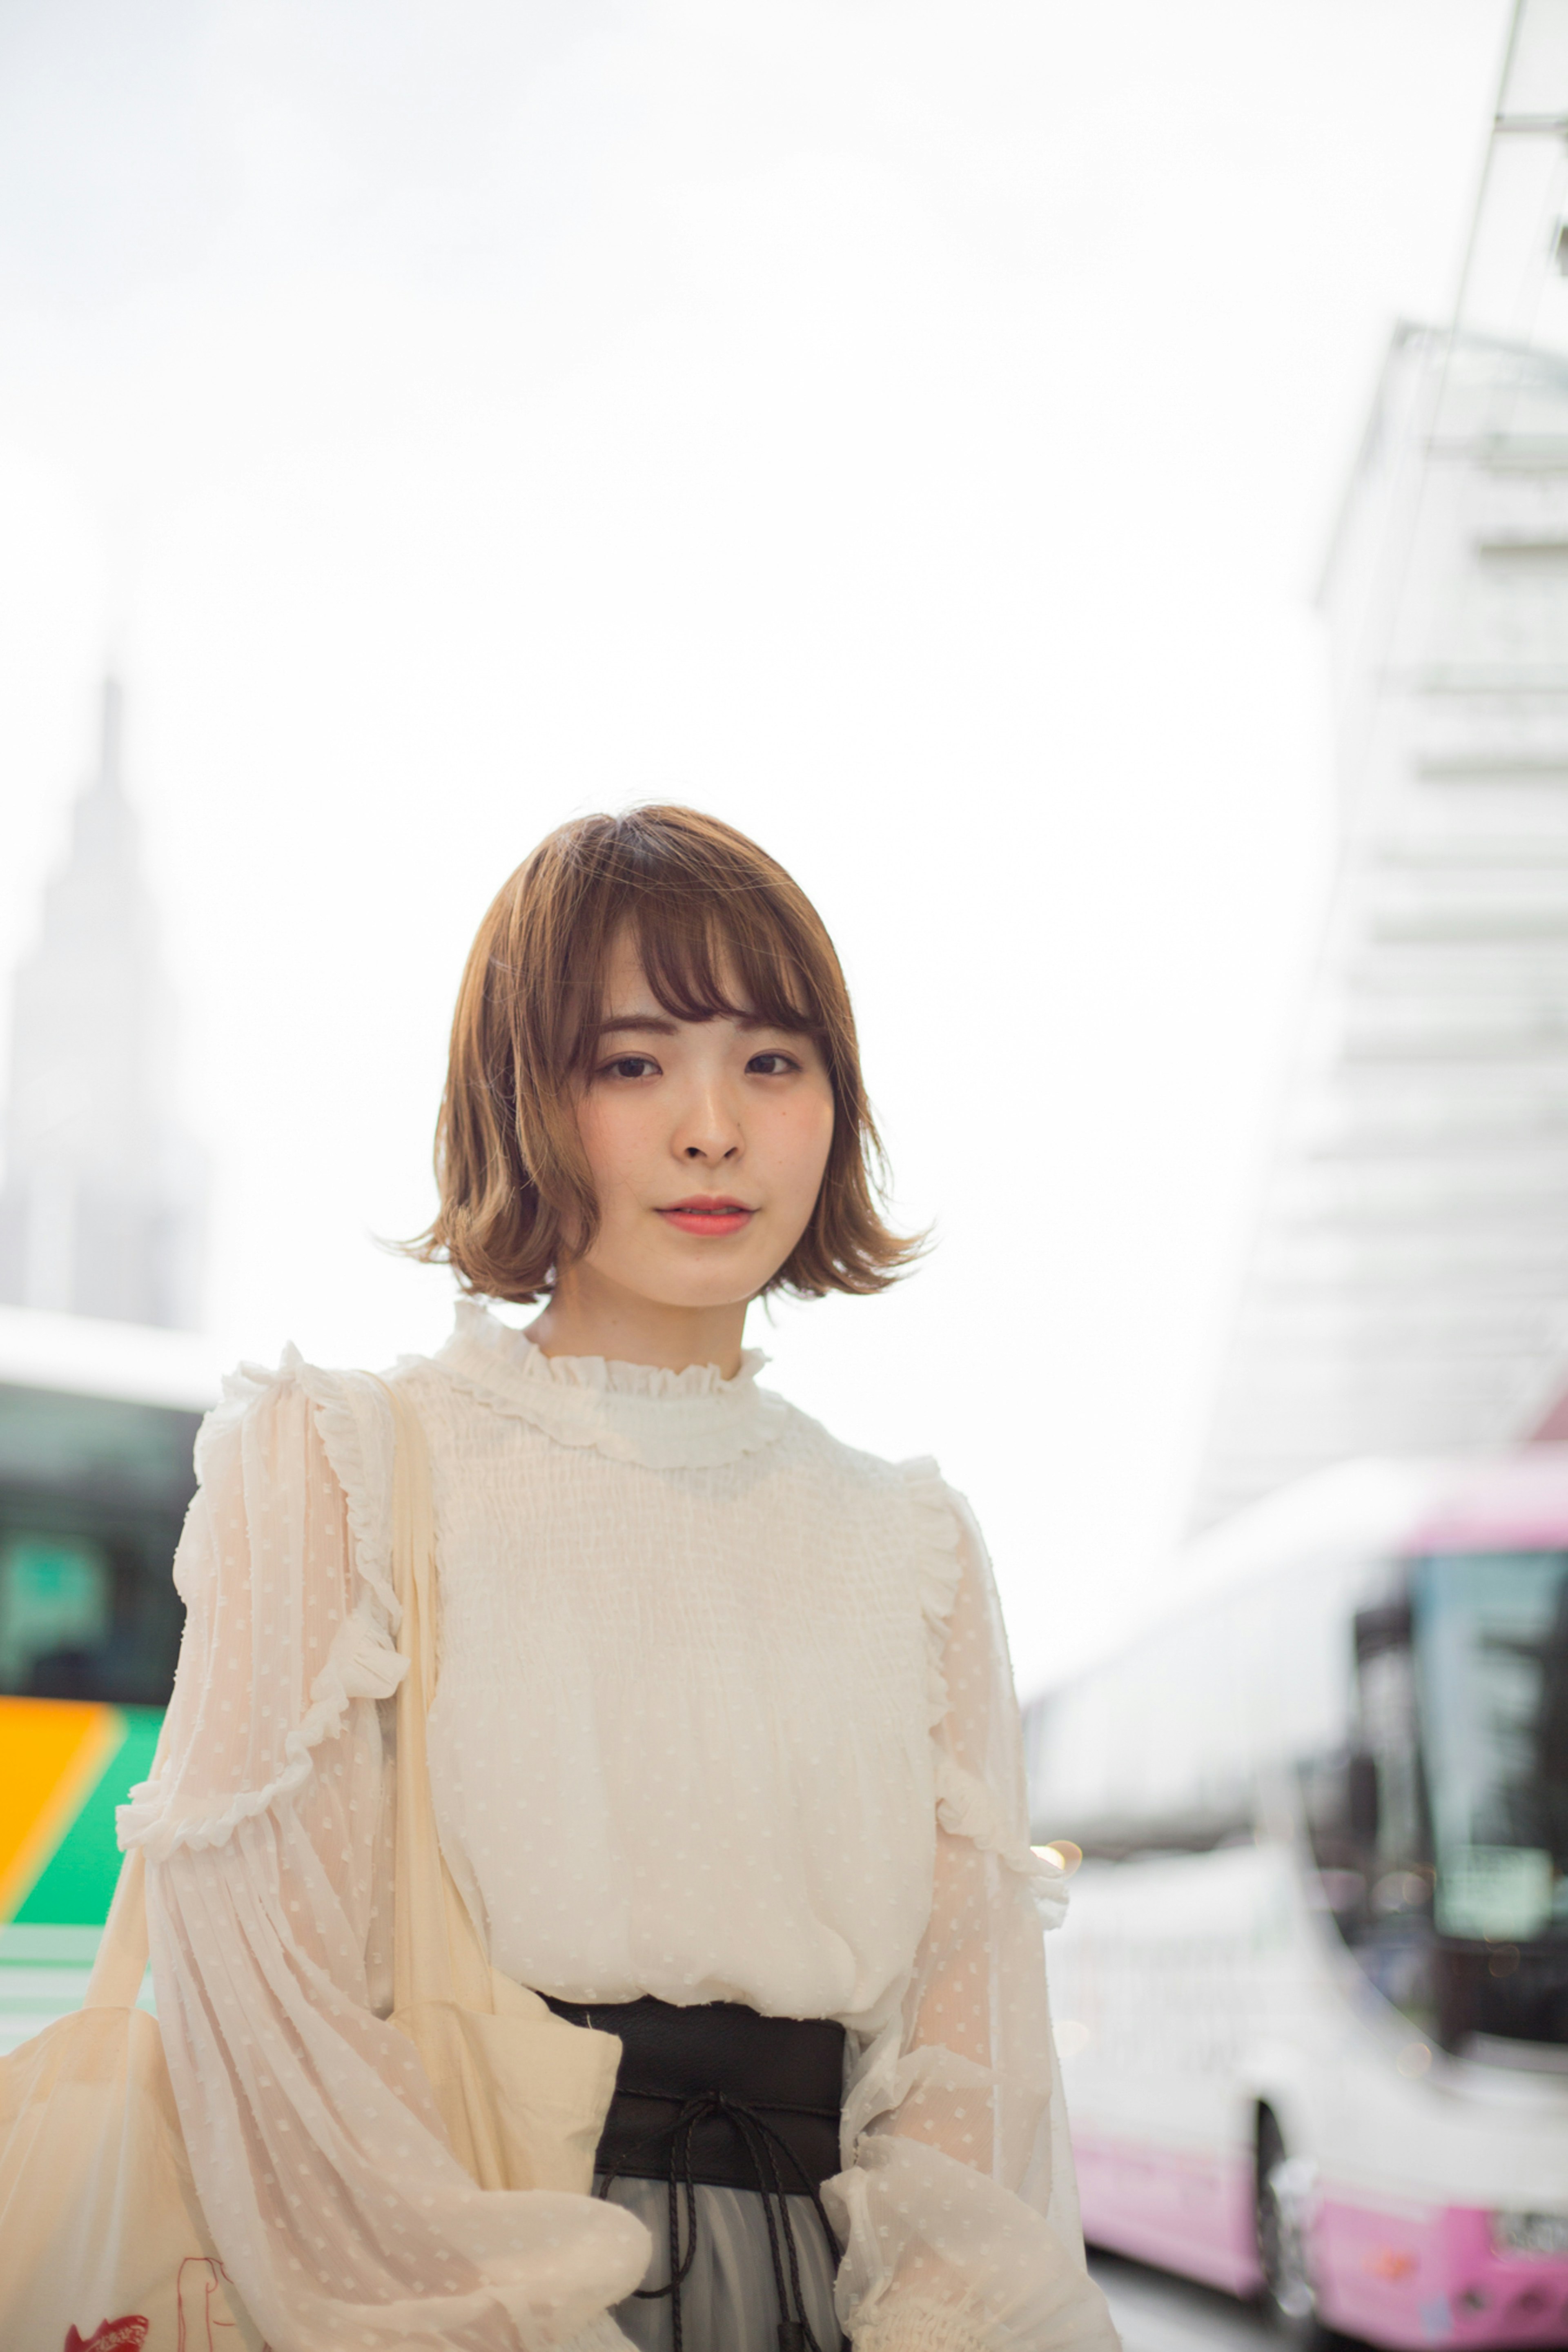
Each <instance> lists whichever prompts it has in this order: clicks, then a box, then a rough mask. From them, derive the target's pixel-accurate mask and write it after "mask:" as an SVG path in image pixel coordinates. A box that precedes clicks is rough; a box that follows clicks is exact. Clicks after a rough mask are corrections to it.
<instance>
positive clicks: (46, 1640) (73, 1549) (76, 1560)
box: [0, 1535, 114, 1691]
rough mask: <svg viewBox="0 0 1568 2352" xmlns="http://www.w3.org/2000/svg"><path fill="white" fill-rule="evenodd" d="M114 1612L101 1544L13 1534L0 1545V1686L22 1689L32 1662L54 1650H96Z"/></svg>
mask: <svg viewBox="0 0 1568 2352" xmlns="http://www.w3.org/2000/svg"><path fill="white" fill-rule="evenodd" d="M113 1613H114V1610H113V1585H112V1582H111V1580H110V1570H109V1562H108V1560H107V1559H106V1558H105V1557H104V1553H103V1550H102V1548H101V1546H100V1545H98V1544H87V1543H72V1542H70V1541H68V1540H66V1539H62V1538H58V1537H52V1536H37V1535H22V1536H13V1537H12V1538H11V1539H10V1540H9V1542H7V1543H6V1544H5V1546H4V1548H3V1549H0V1687H4V1688H5V1689H6V1690H19V1691H25V1690H26V1689H27V1688H28V1687H29V1685H30V1683H31V1680H32V1674H33V1669H34V1667H35V1665H36V1664H37V1661H38V1660H39V1659H40V1658H47V1657H48V1656H50V1655H51V1654H54V1653H56V1652H58V1651H62V1650H64V1651H68V1652H72V1653H75V1652H81V1651H86V1650H96V1649H98V1648H99V1647H100V1645H101V1643H104V1642H105V1641H106V1640H107V1639H108V1637H109V1631H110V1623H111V1621H112V1618H113Z"/></svg>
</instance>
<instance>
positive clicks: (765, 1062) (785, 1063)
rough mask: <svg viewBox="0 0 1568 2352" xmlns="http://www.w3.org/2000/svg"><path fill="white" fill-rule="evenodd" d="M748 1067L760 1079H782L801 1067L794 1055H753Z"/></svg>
mask: <svg viewBox="0 0 1568 2352" xmlns="http://www.w3.org/2000/svg"><path fill="white" fill-rule="evenodd" d="M746 1067H747V1069H748V1070H751V1071H753V1072H754V1073H755V1074H756V1076H758V1077H759V1078H782V1077H784V1076H785V1075H786V1073H787V1072H789V1071H790V1070H797V1069H798V1068H799V1067H800V1065H799V1063H798V1062H797V1061H796V1060H795V1056H794V1055H792V1054H753V1055H752V1058H751V1060H750V1061H749V1062H748V1063H747V1064H746Z"/></svg>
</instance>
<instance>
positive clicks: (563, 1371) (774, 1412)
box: [436, 1298, 789, 1470]
mask: <svg viewBox="0 0 1568 2352" xmlns="http://www.w3.org/2000/svg"><path fill="white" fill-rule="evenodd" d="M436 1361H437V1363H438V1364H439V1365H440V1366H441V1367H442V1369H443V1370H445V1371H446V1372H447V1373H448V1374H449V1375H450V1376H451V1377H452V1378H453V1379H454V1380H456V1381H459V1382H460V1383H461V1385H462V1386H463V1387H465V1388H468V1389H471V1390H473V1391H475V1392H476V1393H478V1394H479V1395H481V1396H483V1397H485V1398H486V1399H487V1400H488V1401H489V1402H490V1403H492V1404H498V1405H500V1406H502V1407H503V1408H504V1409H506V1410H508V1411H510V1412H516V1413H520V1414H521V1416H522V1418H523V1419H524V1420H525V1421H531V1423H533V1424H534V1426H535V1428H537V1429H541V1430H542V1431H543V1432H544V1433H545V1434H546V1435H547V1436H550V1437H552V1438H554V1439H555V1440H556V1441H557V1443H558V1444H563V1445H591V1446H595V1447H596V1448H597V1450H598V1451H599V1452H600V1453H601V1454H609V1455H610V1456H611V1458H612V1459H613V1460H616V1461H619V1462H640V1463H643V1464H645V1465H647V1467H648V1468H650V1469H656V1470H696V1469H709V1468H711V1467H712V1466H713V1465H715V1464H718V1463H721V1462H733V1461H736V1460H738V1459H739V1457H740V1456H741V1455H742V1454H755V1453H757V1452H759V1451H760V1450H761V1449H762V1447H763V1446H764V1445H771V1444H773V1442H774V1440H775V1439H776V1438H778V1437H780V1436H782V1434H783V1433H784V1424H785V1422H786V1420H787V1418H788V1412H789V1408H788V1406H787V1405H786V1404H785V1403H784V1400H783V1398H782V1397H777V1396H774V1395H773V1394H772V1392H771V1391H769V1390H767V1389H760V1388H758V1386H757V1374H758V1372H759V1371H760V1370H762V1368H763V1364H764V1363H766V1361H767V1358H766V1357H765V1356H764V1355H763V1354H762V1352H761V1350H760V1349H755V1348H749V1349H747V1350H746V1352H745V1354H744V1355H743V1356H742V1359H741V1369H740V1370H739V1371H738V1372H737V1373H736V1375H735V1377H734V1379H733V1380H729V1381H727V1380H725V1379H724V1377H723V1376H722V1374H721V1372H720V1370H719V1368H718V1366H717V1365H716V1364H689V1365H688V1366H687V1368H686V1370H684V1371H680V1372H671V1371H666V1370H663V1369H662V1368H661V1367H659V1366H658V1365H653V1364H616V1363H610V1362H608V1361H606V1360H605V1358H604V1357H603V1356H547V1355H545V1354H544V1352H543V1350H542V1349H539V1348H536V1347H535V1346H534V1344H533V1342H532V1340H531V1339H528V1338H527V1337H526V1335H525V1334H524V1333H523V1332H521V1331H515V1330H513V1329H512V1328H511V1327H510V1324H506V1323H503V1322H501V1321H500V1318H499V1317H497V1316H495V1315H492V1314H491V1313H490V1311H489V1308H488V1307H482V1306H481V1305H480V1304H479V1301H478V1300H477V1299H472V1298H464V1299H459V1300H458V1318H457V1323H456V1326H455V1328H454V1329H453V1332H452V1336H451V1338H450V1339H448V1340H447V1344H446V1346H445V1347H444V1348H442V1349H441V1350H440V1352H439V1354H438V1355H437V1358H436Z"/></svg>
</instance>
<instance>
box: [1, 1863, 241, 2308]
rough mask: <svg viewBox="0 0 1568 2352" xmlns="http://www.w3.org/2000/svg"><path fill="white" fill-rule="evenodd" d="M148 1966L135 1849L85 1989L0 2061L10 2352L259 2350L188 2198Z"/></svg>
mask: <svg viewBox="0 0 1568 2352" xmlns="http://www.w3.org/2000/svg"><path fill="white" fill-rule="evenodd" d="M146 1966H147V1901H146V1888H145V1882H144V1879H143V1874H142V1855H141V1853H140V1852H136V1853H132V1854H129V1855H128V1856H127V1857H126V1861H125V1866H124V1868H123V1869H122V1870H121V1874H120V1885H119V1886H118V1888H117V1889H116V1891H115V1896H114V1902H113V1905H112V1906H111V1908H110V1914H109V1924H108V1926H107V1927H105V1929H104V1931H103V1941H102V1943H101V1944H100V1946H99V1951H98V1958H97V1961H96V1963H95V1964H94V1967H93V1971H92V1975H91V1978H90V1979H89V1983H88V1989H87V2000H86V2002H85V2003H84V2005H83V2007H82V2008H80V2009H79V2011H77V2013H76V2015H75V2016H74V2017H62V2018H60V2019H58V2021H57V2022H56V2023H55V2024H53V2025H51V2026H49V2027H48V2028H47V2030H46V2031H45V2032H42V2033H39V2034H36V2035H35V2036H34V2038H33V2040H32V2041H31V2042H24V2043H23V2044H22V2046H21V2048H20V2049H19V2050H16V2051H14V2052H13V2053H12V2054H11V2056H10V2057H9V2058H6V2059H4V2060H0V2346H3V2347H5V2352H258V2347H260V2344H261V2338H260V2337H259V2336H258V2335H257V2333H256V2331H255V2329H254V2328H253V2327H252V2326H250V2325H249V2323H248V2322H247V2320H246V2319H245V2317H244V2315H243V2314H242V2313H241V2311H240V2308H239V2305H238V2302H237V2298H236V2297H235V2296H234V2294H233V2290H232V2289H231V2288H230V2287H229V2285H228V2283H227V2273H226V2272H225V2270H224V2267H223V2264H222V2263H220V2262H219V2260H218V2259H217V2254H216V2249H215V2248H214V2245H213V2242H212V2240H211V2238H210V2237H209V2236H208V2234H207V2229H206V2224H205V2221H203V2219H202V2210H201V2206H200V2205H199V2203H198V2202H197V2200H196V2192H195V2183H194V2182H193V2180H192V2179H191V2168H190V2166H189V2164H188V2162H187V2161H186V2158H185V2143H184V2139H183V2138H182V2137H181V2134H180V2119H179V2116H178V2115H177V2114H176V2113H175V2110H174V2090H173V2088H172V2086H171V2084H170V2082H169V2070H168V2067H167V2066H166V2065H165V2064H164V2063H163V2037H162V2036H161V2034H160V2033H159V2032H158V2026H157V2021H156V2020H155V2019H153V2018H151V2017H149V2016H148V2015H147V2013H146V2011H145V2010H141V2009H138V2008H137V2007H136V2006H135V2002H136V1999H137V1996H138V1994H139V1993H140V1992H141V1990H142V1972H143V1970H144V1969H145V1968H146Z"/></svg>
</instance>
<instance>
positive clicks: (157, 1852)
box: [115, 1600, 408, 1862]
mask: <svg viewBox="0 0 1568 2352" xmlns="http://www.w3.org/2000/svg"><path fill="white" fill-rule="evenodd" d="M407 1668H408V1661H407V1660H406V1658H400V1657H399V1656H398V1654H397V1652H396V1650H395V1648H394V1647H393V1643H392V1637H391V1635H390V1634H389V1633H388V1632H387V1630H386V1627H385V1625H384V1623H383V1622H381V1620H380V1617H379V1615H378V1614H377V1613H375V1612H374V1608H373V1605H372V1604H371V1602H370V1601H368V1600H362V1601H360V1603H359V1605H358V1607H357V1608H355V1609H353V1610H352V1611H351V1612H350V1613H349V1615H348V1616H347V1617H345V1618H344V1620H343V1622H342V1624H341V1625H340V1626H339V1627H338V1630H337V1633H335V1634H334V1636H333V1637H332V1646H331V1649H330V1650H329V1651H328V1653H327V1662H326V1664H325V1665H324V1666H323V1667H322V1668H321V1673H320V1674H319V1675H317V1676H316V1679H315V1681H314V1682H313V1683H312V1684H311V1685H310V1706H309V1707H307V1709H306V1711H305V1713H304V1714H303V1715H302V1716H301V1717H300V1720H299V1722H298V1723H297V1724H296V1725H295V1726H294V1728H293V1729H292V1730H291V1731H289V1732H288V1733H286V1734H285V1736H284V1740H283V1753H284V1756H285V1759H287V1760H286V1761H285V1764H284V1767H283V1769H282V1771H281V1772H279V1774H278V1775H277V1777H276V1778H275V1779H274V1780H269V1781H268V1782H267V1784H266V1786H265V1787H263V1788H260V1789H245V1790H241V1791H240V1793H239V1795H238V1796H236V1797H231V1798H229V1799H228V1801H226V1803H222V1804H219V1805H216V1806H215V1805H214V1802H213V1800H212V1799H211V1798H210V1797H202V1798H179V1797H165V1796H163V1794H162V1781H161V1780H159V1779H154V1780H142V1781H139V1782H138V1783H137V1784H136V1786H135V1787H134V1788H133V1789H132V1791H131V1801H130V1803H129V1804H125V1805H121V1806H120V1807H119V1808H118V1809H117V1811H116V1816H115V1818H116V1821H117V1822H118V1824H119V1831H120V1843H121V1847H122V1848H123V1850H124V1851H125V1852H126V1853H129V1852H130V1851H131V1849H132V1846H138V1845H139V1846H142V1847H143V1848H144V1849H145V1852H146V1854H147V1858H148V1860H149V1861H150V1862H164V1861H166V1860H167V1859H168V1857H169V1855H170V1854H172V1853H177V1852H178V1851H179V1849H180V1848H181V1847H182V1846H193V1847H198V1848H200V1847H205V1846H215V1845H226V1844H227V1843H228V1841H229V1840H230V1838H231V1837H232V1836H233V1835H234V1832H235V1831H236V1830H237V1828H238V1827H239V1825H240V1823H241V1822H248V1821H254V1820H255V1818H256V1816H257V1815H258V1813H265V1812H267V1811H269V1810H270V1809H271V1807H272V1806H274V1805H276V1804H278V1803H279V1801H281V1800H282V1799H284V1798H286V1797H291V1796H292V1795H293V1794H294V1793H295V1791H296V1790H298V1789H300V1788H302V1787H303V1786H304V1784H305V1782H306V1781H307V1780H309V1779H310V1774H311V1772H312V1771H313V1770H314V1769H315V1765H314V1761H313V1759H312V1755H311V1750H312V1749H313V1748H319V1747H320V1746H321V1742H322V1740H323V1739H330V1738H333V1737H334V1736H335V1734H336V1733H337V1732H339V1731H340V1730H341V1729H342V1722H343V1717H344V1716H345V1715H346V1714H347V1713H348V1709H349V1702H350V1701H351V1699H356V1698H374V1699H382V1698H390V1697H391V1696H393V1694H394V1692H395V1690H396V1688H397V1685H398V1684H399V1683H400V1682H401V1681H402V1680H403V1677H404V1675H405V1673H406V1672H407Z"/></svg>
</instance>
